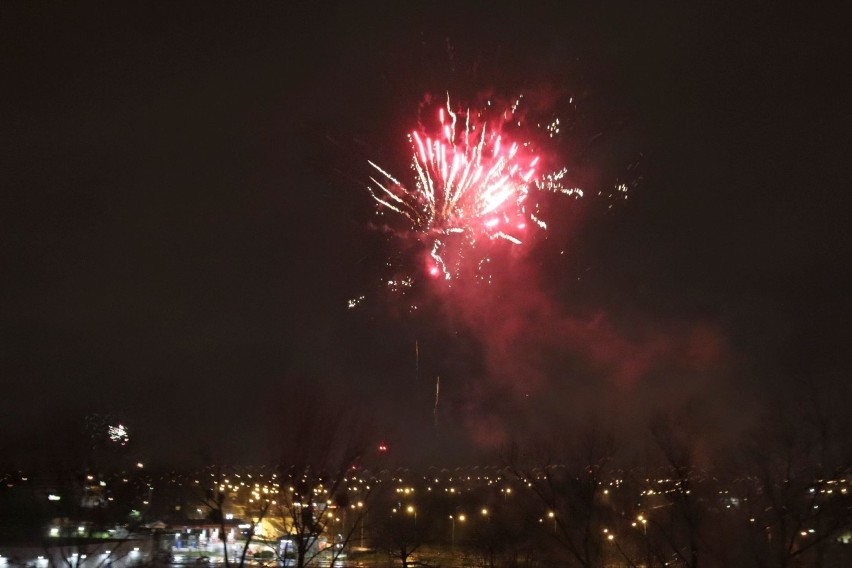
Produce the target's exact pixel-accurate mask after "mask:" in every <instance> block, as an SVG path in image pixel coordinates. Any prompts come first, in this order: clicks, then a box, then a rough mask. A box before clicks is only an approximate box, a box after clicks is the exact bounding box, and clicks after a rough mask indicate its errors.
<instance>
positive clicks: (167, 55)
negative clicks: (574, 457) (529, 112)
mask: <svg viewBox="0 0 852 568" xmlns="http://www.w3.org/2000/svg"><path fill="white" fill-rule="evenodd" d="M584 4H585V3H576V4H574V3H563V2H532V3H530V2H517V3H514V4H512V3H486V2H482V3H463V2H462V3H458V2H452V3H446V4H434V5H433V4H432V3H416V2H395V3H388V4H370V3H360V2H359V3H340V4H339V5H335V4H324V5H321V6H320V5H318V4H313V3H310V6H311V7H307V6H308V5H309V4H308V3H306V4H304V5H301V6H302V7H294V5H293V4H292V3H288V2H277V3H271V2H270V3H249V4H247V3H230V4H211V3H193V2H181V3H162V4H148V3H146V4H129V5H128V4H122V5H120V6H115V5H109V4H96V5H91V4H84V5H82V6H80V5H76V4H75V5H69V4H67V3H62V2H56V3H45V2H3V4H2V7H0V72H2V84H3V87H2V89H0V97H2V100H0V117H2V123H0V124H1V125H2V128H0V141H2V149H1V150H2V151H0V176H2V177H0V181H2V193H0V262H2V271H0V376H2V384H3V387H2V388H3V392H2V396H0V447H6V448H8V449H9V451H12V452H18V451H21V452H23V451H25V449H26V448H27V447H30V448H32V447H33V444H34V442H35V441H36V440H38V439H39V437H40V436H44V435H47V433H49V432H51V431H53V430H54V429H56V428H61V427H62V426H61V425H62V424H65V423H66V421H67V420H71V419H74V418H75V417H78V416H84V415H86V414H88V413H92V412H97V413H113V414H115V415H116V416H118V417H121V418H122V419H123V420H125V421H126V422H127V423H128V424H129V427H130V429H131V432H132V435H133V436H135V438H134V440H135V443H136V447H137V450H136V451H138V452H140V455H142V454H144V455H146V456H150V458H149V459H152V460H155V461H156V460H161V461H179V462H182V463H195V462H197V461H198V460H199V459H200V458H199V456H200V455H202V454H203V453H204V452H207V453H208V454H209V455H213V456H215V458H216V459H219V460H222V461H261V460H265V459H267V458H269V457H270V454H269V453H268V451H267V447H268V446H269V442H270V440H272V439H274V438H275V428H276V424H277V422H276V418H275V417H276V415H279V414H281V413H286V412H288V411H289V409H291V408H292V407H293V406H294V405H298V404H299V401H300V400H301V399H302V398H300V397H302V396H303V394H304V391H305V389H309V390H311V391H313V392H314V393H316V394H319V395H320V396H325V395H328V396H329V397H331V398H333V399H334V400H336V401H338V402H335V404H346V405H351V406H356V407H358V408H361V409H363V412H364V413H365V414H367V415H369V417H370V418H371V419H372V421H373V422H374V423H375V428H376V432H377V434H376V436H377V438H385V439H388V440H390V441H391V443H392V448H393V449H394V450H397V451H398V455H399V456H400V457H401V459H402V458H412V459H414V458H424V459H425V457H424V456H429V458H428V459H448V460H452V459H457V458H458V457H459V456H460V455H462V452H466V450H467V449H469V448H474V449H476V450H483V451H487V450H489V449H493V448H495V447H498V446H499V445H500V444H502V443H504V442H506V441H507V439H508V436H509V434H510V433H512V432H526V433H529V432H535V431H538V430H537V429H547V428H552V427H554V425H555V424H557V423H558V424H561V422H558V420H557V419H559V418H564V417H565V416H572V415H578V414H580V413H581V411H585V410H587V409H589V408H591V407H594V408H596V409H597V410H596V412H597V413H598V419H602V420H604V421H611V422H613V423H616V422H617V423H619V424H622V422H623V424H622V425H626V426H627V427H628V428H636V427H638V426H637V425H641V424H642V423H643V422H642V421H643V420H646V418H647V413H648V412H650V409H651V407H654V406H660V407H663V408H669V409H671V408H674V407H677V406H679V405H687V406H689V405H695V404H698V405H699V406H701V407H702V408H707V409H708V410H707V413H708V416H711V417H712V420H715V421H718V422H719V423H723V424H731V423H735V424H740V423H742V415H743V414H744V413H745V414H748V413H749V411H750V410H751V409H754V408H756V407H757V405H759V404H760V401H761V400H762V399H765V398H766V397H767V395H768V394H769V393H772V392H775V391H779V390H782V391H783V390H785V389H790V388H793V387H796V386H799V385H802V384H817V383H818V384H822V385H831V384H833V383H838V384H841V383H845V382H846V381H847V379H848V375H849V364H850V362H852V357H850V351H852V350H850V347H849V346H850V345H852V333H850V324H849V315H850V313H852V310H850V307H852V306H850V304H852V302H850V290H852V287H851V286H850V284H852V282H850V268H849V260H850V258H852V256H850V252H852V251H850V242H852V239H850V234H849V223H848V217H849V209H850V207H849V206H850V201H852V198H850V191H852V183H850V179H852V178H851V177H850V175H849V149H850V147H852V145H850V142H852V140H850V131H852V130H850V128H851V127H852V120H850V118H852V111H850V108H852V106H850V101H852V96H850V95H852V93H850V89H849V87H848V79H847V77H848V73H849V69H852V61H850V59H851V58H850V53H852V50H850V46H849V42H848V39H847V37H846V36H847V31H848V30H847V29H846V28H845V27H844V26H843V25H842V24H841V23H840V21H839V18H837V17H835V16H834V15H832V14H831V13H829V12H825V13H822V12H818V11H815V10H814V9H812V8H809V7H805V6H802V7H801V8H798V9H795V10H792V9H787V8H781V7H779V6H778V3H772V2H765V3H764V2H760V3H750V4H749V5H748V6H747V7H743V6H741V3H730V5H729V6H728V7H727V8H724V7H721V6H719V5H715V6H713V7H710V6H708V7H706V8H701V7H696V6H690V5H687V4H684V3H652V5H648V3H634V2H615V3H609V4H608V5H606V6H600V7H595V8H589V7H588V6H584ZM714 4H715V3H714ZM447 91H450V92H451V93H453V94H456V93H458V94H459V96H460V97H463V98H464V97H467V98H474V97H475V96H476V95H477V94H478V93H482V92H485V91H490V92H494V93H497V94H501V95H502V96H504V97H512V96H515V95H516V94H518V93H522V92H525V93H527V94H529V95H530V96H533V95H540V96H541V95H542V93H545V94H548V93H549V94H551V95H553V96H554V97H555V98H554V100H562V99H559V97H563V98H564V97H565V96H569V95H570V96H571V97H573V98H574V100H575V103H576V104H575V106H574V107H573V109H574V110H573V111H572V112H573V114H572V115H571V116H572V117H573V118H571V121H572V122H571V125H572V128H570V129H569V132H568V134H567V135H566V136H565V137H564V138H565V140H564V141H563V142H561V145H558V146H557V147H556V149H555V151H556V152H563V153H565V154H566V155H565V162H566V163H568V164H570V165H572V167H573V170H572V171H573V172H574V173H575V174H576V176H577V178H578V181H579V182H580V183H579V185H581V186H582V187H583V188H584V189H585V190H586V194H587V195H586V197H587V198H584V199H583V200H580V201H573V200H564V201H555V202H554V203H553V204H552V207H553V217H552V222H553V225H554V229H553V230H552V231H551V232H550V233H549V235H548V239H541V240H540V241H538V244H536V245H535V246H531V247H530V249H531V250H530V251H529V253H528V255H527V256H526V257H524V258H522V259H508V260H507V261H506V262H507V264H506V265H505V266H506V270H505V272H506V275H505V276H504V277H503V279H502V283H501V284H498V285H496V286H494V287H493V288H492V289H490V290H488V291H481V290H478V289H470V290H467V291H465V293H464V294H460V293H456V294H455V295H454V296H448V297H445V298H438V297H435V296H436V295H434V294H433V295H432V296H430V295H429V294H430V292H429V290H428V289H427V290H425V291H424V292H423V294H424V295H425V297H427V298H431V308H430V309H424V310H423V313H422V314H421V315H419V316H417V317H412V316H408V315H399V312H400V310H399V306H397V305H394V302H395V301H396V300H394V298H393V297H386V296H385V295H384V294H382V293H381V292H380V291H379V290H378V286H377V285H376V282H377V281H378V279H379V278H380V276H381V266H382V264H383V261H384V258H385V257H386V255H387V254H388V251H389V250H393V246H394V242H393V241H392V240H389V239H388V238H387V235H383V234H381V233H379V232H377V231H375V230H373V229H371V228H370V227H371V220H372V219H373V217H372V212H373V210H374V208H373V206H372V203H371V201H370V199H369V196H368V195H367V193H366V191H364V189H363V188H364V185H365V182H366V179H367V176H368V175H369V174H370V171H369V170H368V167H367V164H366V160H367V159H373V160H377V161H380V162H382V163H383V164H388V165H389V167H391V168H392V169H394V171H397V172H404V171H405V169H404V168H405V166H406V160H407V157H406V152H407V147H406V145H405V141H404V138H403V135H404V133H405V132H406V131H407V130H408V129H409V128H411V126H412V124H413V121H414V120H415V119H416V112H417V108H418V105H419V104H420V103H421V101H422V100H423V98H424V96H425V95H426V94H427V93H431V94H433V95H439V96H443V93H446V92H447ZM555 110H560V109H555ZM634 164H638V166H636V167H633V165H634ZM617 181H618V182H620V181H627V182H630V183H631V184H635V187H633V188H632V189H631V192H630V195H629V199H628V200H627V201H619V202H617V203H615V204H614V206H613V207H612V208H609V205H611V204H613V203H612V202H609V201H607V200H606V199H605V196H603V197H598V196H597V192H598V191H603V192H604V193H605V194H606V193H608V192H609V190H610V189H611V188H612V187H613V185H614V184H615V183H616V182H617ZM560 250H567V251H568V252H567V254H565V255H560V254H559V251H560ZM360 294H364V295H365V296H367V302H366V305H365V306H364V307H363V308H362V309H360V310H351V311H350V310H347V309H346V300H347V299H349V298H352V297H355V296H358V295H360ZM415 342H417V346H418V348H419V351H420V360H419V366H418V367H415V357H414V350H415V347H414V346H415ZM437 375H440V376H441V389H442V390H441V393H442V395H441V396H442V398H441V406H440V407H439V408H440V410H439V427H437V428H436V427H435V425H434V421H433V420H434V417H433V402H434V381H435V377H436V376H437ZM341 400H343V401H345V402H342V403H341V402H340V401H341ZM616 415H618V416H621V417H622V418H620V419H619V418H615V416H616ZM551 419H553V420H554V421H553V422H549V420H551ZM560 427H561V426H560ZM466 455H471V454H470V453H467V454H466Z"/></svg>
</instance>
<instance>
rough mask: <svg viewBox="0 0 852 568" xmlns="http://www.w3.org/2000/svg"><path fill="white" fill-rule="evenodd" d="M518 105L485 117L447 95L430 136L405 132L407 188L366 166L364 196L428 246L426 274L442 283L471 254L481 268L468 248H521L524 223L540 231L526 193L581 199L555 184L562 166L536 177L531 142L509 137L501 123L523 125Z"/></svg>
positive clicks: (534, 207)
mask: <svg viewBox="0 0 852 568" xmlns="http://www.w3.org/2000/svg"><path fill="white" fill-rule="evenodd" d="M519 104H520V98H519V99H518V100H517V101H515V103H514V104H513V105H512V106H511V107H510V108H508V109H506V110H505V111H503V112H502V113H500V114H499V115H497V117H495V118H491V120H487V119H486V118H485V116H486V114H487V111H479V112H471V111H470V110H467V111H460V110H457V111H453V109H452V107H451V106H450V99H449V96H448V97H447V104H446V107H445V108H444V107H442V108H440V109H438V123H437V126H438V131H437V133H435V134H432V135H430V134H428V133H426V132H418V131H414V132H412V133H411V134H410V135H409V142H410V144H411V148H412V150H413V160H412V169H413V171H414V174H415V175H414V185H413V188H412V187H409V186H406V185H404V184H403V183H402V182H400V181H398V180H397V179H396V178H395V177H394V176H393V175H391V174H390V173H389V172H387V171H386V170H384V169H383V168H382V167H380V166H379V165H377V164H375V163H374V162H369V163H370V165H371V166H372V167H373V168H375V169H376V171H378V172H379V173H380V174H381V175H380V176H379V178H378V179H377V178H374V177H371V178H370V180H371V181H372V182H373V183H372V185H370V186H368V189H369V191H370V194H371V195H372V196H373V198H374V199H375V200H376V202H377V203H378V204H380V205H382V206H384V207H385V208H387V209H389V210H391V211H393V212H394V213H396V214H398V215H401V216H402V217H404V218H405V219H407V220H408V221H410V223H411V228H412V229H413V231H415V232H416V233H417V235H418V237H419V238H420V240H421V241H423V242H424V243H426V244H427V246H428V247H429V249H430V255H429V256H430V258H429V259H428V261H427V266H426V271H427V273H428V274H430V275H431V276H436V277H437V276H443V278H445V279H447V280H449V279H451V278H453V277H454V276H458V275H459V273H460V271H461V267H462V265H463V264H464V262H465V260H466V259H467V258H468V257H470V256H475V257H477V262H476V265H477V266H480V267H481V266H482V265H483V260H487V258H486V257H487V254H486V253H484V252H481V251H480V252H478V253H477V254H476V255H471V251H472V250H475V249H476V250H479V249H481V248H482V246H483V243H488V242H492V241H496V240H502V241H506V242H509V243H511V244H513V245H520V244H522V243H523V241H524V235H525V233H526V231H527V227H528V221H532V222H533V224H534V226H536V227H538V228H540V229H546V228H547V225H546V224H545V222H544V221H542V220H541V219H540V218H538V217H537V215H536V212H537V210H538V203H537V202H535V200H533V199H531V192H533V191H547V192H559V193H564V194H567V195H577V196H582V191H581V190H579V189H573V188H571V189H569V188H565V187H563V186H562V185H561V181H562V178H563V177H564V175H565V173H566V170H565V169H562V170H560V171H557V172H555V173H550V174H547V175H541V174H539V172H538V167H539V166H540V157H539V156H538V155H537V154H536V153H534V151H533V150H532V149H531V146H532V144H531V143H530V142H519V141H516V140H513V139H512V138H511V135H510V134H509V133H508V132H507V130H508V128H506V126H508V125H511V126H512V127H515V126H517V127H521V125H522V118H521V117H520V116H519V115H518V112H517V109H518V105H519ZM489 106H490V102H489ZM492 112H493V111H492ZM554 125H555V126H554ZM547 132H548V133H549V134H550V135H551V136H552V135H553V133H554V132H558V119H557V120H556V121H555V122H554V123H553V124H551V125H550V126H549V127H548V129H547Z"/></svg>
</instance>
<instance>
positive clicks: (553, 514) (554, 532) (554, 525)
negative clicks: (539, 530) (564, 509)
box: [547, 511, 556, 534]
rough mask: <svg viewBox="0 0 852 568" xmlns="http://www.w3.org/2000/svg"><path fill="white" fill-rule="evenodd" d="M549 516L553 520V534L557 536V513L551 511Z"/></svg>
mask: <svg viewBox="0 0 852 568" xmlns="http://www.w3.org/2000/svg"><path fill="white" fill-rule="evenodd" d="M547 516H548V517H550V518H551V519H553V534H556V513H554V512H553V511H550V512H549V513H548V514H547Z"/></svg>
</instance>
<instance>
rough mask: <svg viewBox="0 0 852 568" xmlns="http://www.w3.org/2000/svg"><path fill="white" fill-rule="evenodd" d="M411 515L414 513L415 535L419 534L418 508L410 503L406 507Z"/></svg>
mask: <svg viewBox="0 0 852 568" xmlns="http://www.w3.org/2000/svg"><path fill="white" fill-rule="evenodd" d="M405 510H406V511H407V512H408V514H409V515H414V536H415V537H416V536H417V509H415V508H414V505H409V506H408V507H407V508H406V509H405Z"/></svg>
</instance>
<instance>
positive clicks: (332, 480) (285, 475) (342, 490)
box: [273, 391, 376, 568]
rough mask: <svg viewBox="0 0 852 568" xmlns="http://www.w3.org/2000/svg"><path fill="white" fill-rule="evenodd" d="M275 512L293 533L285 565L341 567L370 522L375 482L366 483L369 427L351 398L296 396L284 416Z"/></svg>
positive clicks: (284, 548)
mask: <svg viewBox="0 0 852 568" xmlns="http://www.w3.org/2000/svg"><path fill="white" fill-rule="evenodd" d="M280 432H281V436H280V438H279V442H280V446H279V448H280V455H281V461H280V465H279V467H278V479H279V483H280V489H279V493H278V495H277V499H276V501H275V503H274V504H273V512H274V514H275V515H276V516H277V517H279V518H280V519H281V520H282V522H283V524H284V526H285V527H286V531H287V538H286V539H285V540H284V545H283V546H282V549H281V550H280V556H281V560H282V561H284V562H285V563H286V562H289V561H291V560H292V561H294V563H295V565H296V567H297V568H304V567H305V566H308V565H310V564H311V563H312V562H314V561H315V560H317V559H319V558H321V557H325V558H327V559H328V560H330V561H331V562H335V561H337V560H338V558H340V557H341V556H342V555H343V554H344V553H345V552H344V551H345V550H346V547H347V544H348V543H349V542H350V541H351V540H352V537H353V535H354V534H357V532H358V531H359V529H360V528H361V525H362V523H363V522H364V518H365V514H366V512H367V506H368V503H369V499H370V496H371V494H372V492H373V491H374V490H375V486H376V484H375V482H372V483H371V482H370V480H366V482H365V480H364V479H363V478H362V477H359V476H363V469H362V468H361V466H362V459H363V456H364V454H365V452H366V449H367V443H366V442H367V428H366V425H365V424H364V422H363V421H362V420H360V417H359V416H358V415H357V413H355V412H354V411H353V410H352V407H351V405H350V404H349V401H348V400H347V399H345V398H340V397H333V396H325V397H320V396H318V395H316V394H314V393H312V392H307V391H306V392H303V393H296V394H294V396H293V397H292V398H291V401H290V403H289V404H288V406H287V409H286V411H285V412H284V414H283V415H282V424H281V426H280Z"/></svg>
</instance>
